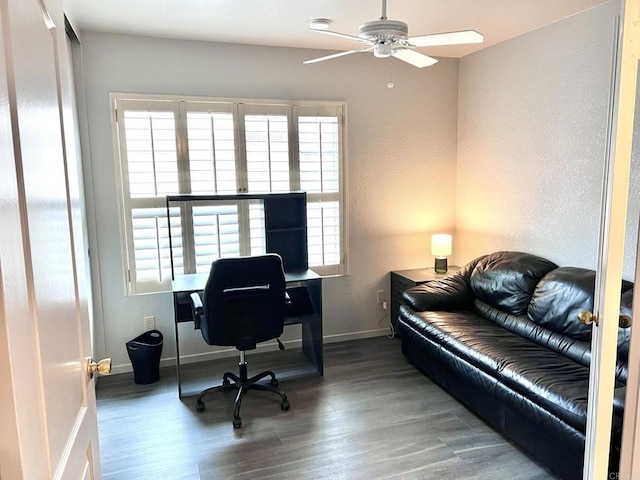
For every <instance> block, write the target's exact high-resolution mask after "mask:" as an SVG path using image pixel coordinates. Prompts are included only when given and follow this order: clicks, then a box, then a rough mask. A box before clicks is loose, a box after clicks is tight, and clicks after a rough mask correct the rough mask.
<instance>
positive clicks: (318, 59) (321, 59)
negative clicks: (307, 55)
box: [302, 47, 373, 65]
mask: <svg viewBox="0 0 640 480" xmlns="http://www.w3.org/2000/svg"><path fill="white" fill-rule="evenodd" d="M371 50H373V47H370V48H363V49H361V50H347V51H345V52H339V53H333V54H331V55H327V56H325V57H319V58H314V59H312V60H305V61H304V62H302V63H304V64H305V65H306V64H309V63H318V62H324V61H325V60H331V59H332V58H338V57H342V56H344V55H351V54H352V53H360V52H370V51H371Z"/></svg>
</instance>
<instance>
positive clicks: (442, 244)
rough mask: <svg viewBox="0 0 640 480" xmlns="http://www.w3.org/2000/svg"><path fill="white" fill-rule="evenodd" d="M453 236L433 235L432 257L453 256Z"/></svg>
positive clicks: (444, 234)
mask: <svg viewBox="0 0 640 480" xmlns="http://www.w3.org/2000/svg"><path fill="white" fill-rule="evenodd" d="M451 243H452V242H451V235H448V234H446V233H439V234H437V235H431V255H433V256H434V257H439V258H444V257H448V256H449V255H451Z"/></svg>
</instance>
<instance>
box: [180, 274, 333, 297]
mask: <svg viewBox="0 0 640 480" xmlns="http://www.w3.org/2000/svg"><path fill="white" fill-rule="evenodd" d="M208 278H209V273H208V272H207V273H192V274H189V275H176V276H175V278H174V279H173V281H172V282H171V291H172V292H173V293H180V292H197V291H200V290H204V286H205V285H206V283H207V279H208ZM320 278H322V277H320V275H318V274H317V273H316V272H314V271H313V270H302V271H299V272H285V273H284V279H285V281H286V282H287V283H291V282H304V281H307V280H317V279H320Z"/></svg>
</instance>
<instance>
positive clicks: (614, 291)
mask: <svg viewBox="0 0 640 480" xmlns="http://www.w3.org/2000/svg"><path fill="white" fill-rule="evenodd" d="M620 4H621V7H622V17H621V22H620V35H619V36H618V39H617V41H618V44H619V45H618V48H617V57H616V62H615V65H614V69H613V70H614V75H613V81H612V86H613V87H614V88H613V95H612V104H611V106H612V109H611V122H610V135H609V142H608V143H609V152H608V169H607V176H606V180H605V189H604V198H603V209H602V219H601V225H600V232H601V234H600V247H599V249H600V251H599V256H598V273H597V276H596V291H595V299H594V300H595V301H594V314H595V315H596V316H597V319H598V322H597V325H596V324H594V329H593V338H592V342H591V344H592V345H591V352H592V354H591V371H590V379H589V403H588V411H587V413H588V420H587V432H586V434H587V441H586V446H585V461H584V472H583V478H584V479H589V480H591V479H598V480H600V479H606V478H609V477H608V475H607V467H608V461H609V441H610V437H611V416H612V410H613V408H612V403H613V388H614V382H615V361H616V348H617V332H618V318H619V315H620V281H621V279H622V266H623V260H624V240H625V224H626V217H627V196H628V193H629V173H630V168H631V144H632V139H633V124H634V109H635V97H636V78H637V70H638V56H639V54H640V48H639V47H638V45H640V35H639V34H638V29H639V26H640V23H639V22H640V2H638V0H621V1H620ZM635 280H636V289H637V288H638V287H639V286H640V283H638V280H639V279H638V278H636V279H635ZM636 310H637V309H636ZM636 320H639V319H638V318H636ZM635 328H636V329H637V328H640V327H638V326H636V327H635ZM631 350H633V345H632V347H631ZM629 360H631V357H630V358H629ZM629 367H630V368H629V383H630V384H631V383H633V382H637V379H633V378H632V375H634V374H635V375H637V374H638V371H637V369H636V368H634V366H633V365H632V364H631V361H630V362H629ZM628 407H629V405H627V408H628ZM625 422H626V418H625ZM625 429H626V425H625ZM624 456H625V452H624V451H623V457H624ZM625 475H626V474H625V472H624V471H622V472H621V475H620V477H619V478H621V479H627V478H628V479H631V478H632V477H627V476H625ZM633 478H636V477H633Z"/></svg>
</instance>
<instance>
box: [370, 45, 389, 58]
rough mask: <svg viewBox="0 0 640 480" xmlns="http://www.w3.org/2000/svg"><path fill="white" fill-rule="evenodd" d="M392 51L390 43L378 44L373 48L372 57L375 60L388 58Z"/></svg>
mask: <svg viewBox="0 0 640 480" xmlns="http://www.w3.org/2000/svg"><path fill="white" fill-rule="evenodd" d="M392 51H393V49H392V48H391V44H390V43H378V44H376V45H375V46H374V47H373V55H374V56H375V57H376V58H389V57H390V56H391V53H392Z"/></svg>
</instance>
